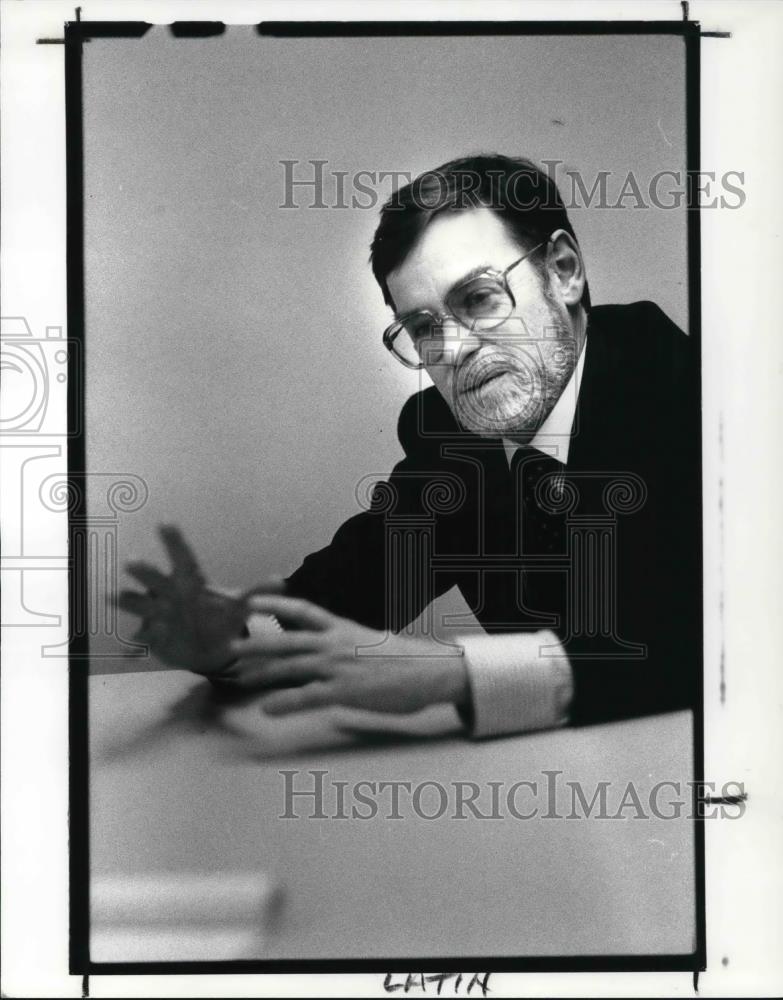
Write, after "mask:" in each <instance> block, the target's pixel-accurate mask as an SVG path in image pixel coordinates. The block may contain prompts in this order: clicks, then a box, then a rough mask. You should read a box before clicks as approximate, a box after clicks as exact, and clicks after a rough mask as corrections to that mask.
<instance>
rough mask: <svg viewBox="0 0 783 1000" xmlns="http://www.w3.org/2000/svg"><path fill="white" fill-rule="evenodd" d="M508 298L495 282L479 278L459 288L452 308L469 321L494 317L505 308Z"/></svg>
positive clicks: (500, 286)
mask: <svg viewBox="0 0 783 1000" xmlns="http://www.w3.org/2000/svg"><path fill="white" fill-rule="evenodd" d="M507 305H508V296H507V295H506V292H505V289H504V288H503V287H502V285H499V284H498V283H497V282H496V281H490V280H488V279H486V278H483V279H482V278H479V279H476V280H475V281H471V282H469V283H468V284H467V285H465V287H464V288H460V289H459V290H458V293H457V295H456V301H455V303H454V308H455V309H456V310H459V312H460V313H462V315H464V316H466V317H468V318H471V319H480V318H482V317H486V316H494V315H496V314H497V313H500V312H502V311H503V310H504V309H506V308H507Z"/></svg>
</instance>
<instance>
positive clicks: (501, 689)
mask: <svg viewBox="0 0 783 1000" xmlns="http://www.w3.org/2000/svg"><path fill="white" fill-rule="evenodd" d="M586 350H587V339H585V342H584V344H583V345H582V352H581V354H580V355H579V360H578V361H577V363H576V367H575V368H574V371H573V373H572V375H571V378H570V379H569V381H568V384H567V385H566V387H565V389H564V390H563V392H562V393H561V395H560V398H559V399H558V401H557V402H556V403H555V405H554V407H553V409H552V412H551V413H550V414H549V416H548V417H547V418H546V420H545V421H544V422H543V424H542V425H541V427H539V429H538V431H537V432H536V434H535V437H533V439H532V440H531V441H530V447H531V448H535V449H537V450H538V451H540V452H543V453H544V454H546V455H551V456H552V457H553V458H556V459H557V460H558V461H560V462H562V463H563V465H565V464H566V463H567V462H568V451H569V446H570V444H571V432H572V430H573V425H574V415H575V413H576V402H577V399H578V398H579V389H580V386H581V383H582V371H583V370H584V364H585V353H586ZM503 445H504V447H505V449H506V457H507V459H508V462H509V466H510V464H511V458H512V456H513V454H514V452H515V451H516V450H517V448H519V447H520V446H519V445H517V444H515V443H514V442H513V441H507V440H504V441H503ZM459 642H460V643H461V644H462V646H463V648H464V650H465V663H466V666H467V669H468V680H469V683H470V690H471V695H472V704H473V711H472V718H471V723H470V732H471V735H472V736H499V735H501V734H503V733H519V732H525V731H528V730H534V729H551V728H554V727H556V726H563V725H565V724H566V723H567V722H568V709H569V706H570V703H571V699H572V697H573V691H574V684H573V675H572V672H571V666H570V664H569V662H568V657H567V656H566V654H565V651H564V650H563V647H562V646H561V645H560V642H559V641H558V639H557V636H556V635H555V633H554V632H552V631H550V630H548V629H545V630H542V631H540V632H516V633H509V634H508V635H487V634H486V633H484V634H480V635H477V634H468V635H463V636H460V637H459Z"/></svg>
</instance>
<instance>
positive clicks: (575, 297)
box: [547, 229, 586, 308]
mask: <svg viewBox="0 0 783 1000" xmlns="http://www.w3.org/2000/svg"><path fill="white" fill-rule="evenodd" d="M547 269H548V270H549V273H550V275H551V278H552V282H553V284H554V285H555V288H556V289H557V291H558V292H559V293H560V297H561V298H562V300H563V303H564V304H565V305H566V306H568V307H569V308H575V307H576V306H578V305H579V303H580V302H581V301H582V293H583V292H584V289H585V280H586V276H585V265H584V261H583V260H582V253H581V251H580V249H579V245H578V244H577V242H576V240H575V239H574V238H573V236H570V235H569V234H568V233H567V232H566V231H565V230H564V229H556V230H555V231H554V232H553V233H552V235H551V236H550V237H549V247H548V251H547Z"/></svg>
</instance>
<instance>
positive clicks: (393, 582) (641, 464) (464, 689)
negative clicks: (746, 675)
mask: <svg viewBox="0 0 783 1000" xmlns="http://www.w3.org/2000/svg"><path fill="white" fill-rule="evenodd" d="M371 263H372V267H373V271H374V274H375V277H376V279H377V280H378V282H379V284H380V287H381V289H382V291H383V294H384V298H385V300H386V302H387V304H388V305H389V306H390V307H391V308H392V310H393V311H394V314H395V320H394V322H393V323H392V324H391V325H390V326H389V327H388V328H387V329H386V331H385V332H384V343H385V345H386V347H387V348H388V349H389V350H391V351H392V353H394V354H395V356H396V357H397V358H398V359H399V360H400V361H401V362H402V363H403V364H405V365H407V366H409V367H413V368H422V369H424V370H426V372H427V374H428V375H429V376H430V378H431V380H432V382H433V386H432V387H430V388H428V389H425V390H423V391H422V392H419V393H418V394H416V395H415V396H413V397H411V399H409V400H408V401H407V403H406V404H405V406H404V407H403V410H402V413H401V415H400V420H399V427H398V432H399V438H400V443H401V444H402V447H403V449H404V451H405V458H404V459H403V460H402V461H401V462H400V463H399V464H398V465H397V466H396V467H395V469H394V470H393V471H392V474H391V476H390V478H389V481H388V483H384V484H379V485H378V486H377V487H376V489H375V491H374V493H373V496H372V500H371V502H370V503H369V505H368V509H367V510H365V511H363V512H362V513H360V514H358V515H356V516H355V517H353V518H351V519H350V520H349V521H347V522H346V523H345V524H344V525H342V527H341V528H340V529H339V530H338V531H337V533H336V535H335V536H334V538H333V540H332V542H331V543H330V544H329V545H328V546H327V547H326V548H325V549H322V550H321V551H320V552H316V553H314V554H312V555H310V556H308V557H307V558H306V559H305V561H304V563H303V564H302V566H301V567H300V568H299V569H298V570H297V571H296V572H295V573H294V574H293V575H292V576H290V577H289V578H288V579H287V580H285V581H282V580H270V581H266V582H264V583H262V584H260V585H259V586H258V587H257V588H254V590H253V591H252V592H251V593H249V594H246V595H242V596H240V597H236V598H230V597H227V596H221V595H219V594H218V593H216V592H214V591H211V590H210V589H209V588H207V587H206V584H205V581H204V579H203V577H202V575H201V573H200V571H199V570H198V567H197V565H196V563H195V560H194V558H193V556H192V554H191V553H190V551H189V549H188V548H187V546H186V545H185V543H184V541H183V539H182V538H181V536H180V535H179V533H178V532H177V531H176V530H175V529H172V528H169V529H165V530H164V532H163V538H164V542H165V543H166V545H167V547H168V549H169V552H170V554H171V557H172V560H173V564H174V568H173V572H172V573H171V574H170V575H169V576H164V575H163V574H161V573H159V572H158V571H157V570H156V569H154V568H153V567H151V566H148V565H145V564H135V565H132V566H130V567H129V571H130V572H131V574H132V575H133V576H134V577H135V578H136V579H138V580H139V581H140V582H141V583H142V584H144V585H145V586H146V587H147V588H148V593H146V594H138V593H136V594H134V593H128V592H125V593H124V594H123V595H122V596H121V603H122V606H123V607H125V608H126V609H127V610H130V611H132V612H134V613H136V614H139V615H141V616H142V617H143V619H144V621H143V626H142V629H141V631H140V633H139V637H140V639H141V640H142V641H145V642H149V643H150V645H151V647H152V650H153V652H155V653H157V654H158V655H159V656H160V657H161V658H163V659H164V660H166V661H167V662H170V663H172V664H174V665H177V666H181V667H185V668H188V669H192V670H195V671H197V672H199V673H203V674H205V675H207V676H209V677H210V678H211V679H212V680H213V681H214V682H215V683H217V684H219V685H221V686H223V687H229V688H231V687H233V688H237V689H239V690H241V691H244V692H257V693H258V696H259V699H260V704H261V705H262V707H263V708H264V710H265V711H267V712H269V713H272V714H278V715H280V714H286V713H289V712H293V711H297V710H302V709H309V708H316V707H321V706H326V705H332V704H340V705H350V706H354V707H359V708H365V709H370V710H375V711H386V712H413V711H417V710H419V709H421V708H424V707H426V706H428V705H430V704H434V703H438V702H451V703H453V704H454V705H455V706H456V707H457V709H458V711H459V712H460V714H461V716H462V718H463V720H464V721H465V724H466V726H467V728H468V731H469V732H471V733H472V734H473V735H476V736H489V735H498V734H502V733H506V732H515V731H525V730H534V729H542V728H548V727H553V726H559V725H563V724H566V723H571V724H583V723H588V722H595V721H604V720H610V719H616V718H624V717H628V716H633V715H639V714H645V713H650V712H659V711H669V710H674V709H678V708H685V707H689V706H692V705H693V704H694V703H695V692H696V689H697V678H698V676H699V666H700V618H701V602H700V593H701V583H700V530H701V529H700V513H699V511H700V508H699V502H700V451H699V410H698V381H697V373H695V371H694V368H693V365H692V362H691V360H690V355H691V350H690V343H689V340H688V338H687V337H686V336H685V335H684V334H683V333H682V332H681V331H679V330H678V329H677V328H676V327H675V326H674V324H672V323H671V322H670V321H669V320H668V319H667V318H666V317H665V316H664V315H663V313H662V312H661V311H660V310H659V309H658V308H657V307H656V306H654V305H653V304H652V303H636V304H634V305H628V306H603V307H595V308H592V307H591V303H590V296H589V290H588V285H587V278H586V272H585V265H584V261H583V258H582V254H581V250H580V248H579V245H578V243H577V240H576V236H575V234H574V231H573V229H572V227H571V224H570V222H569V220H568V216H567V213H566V211H565V208H564V207H563V204H562V201H561V199H560V197H559V194H558V192H557V189H556V187H555V185H554V183H553V182H552V181H551V180H550V178H549V177H548V176H547V175H545V174H543V173H542V172H540V171H539V170H538V169H537V168H536V167H535V166H534V165H533V164H532V163H530V162H528V161H525V160H518V159H512V158H508V157H504V156H498V155H490V156H476V157H470V158H466V159H462V160H456V161H452V162H450V163H447V164H444V165H443V166H442V167H440V168H438V169H437V170H436V171H432V172H429V173H427V174H425V175H422V177H421V178H419V179H417V180H416V181H414V182H413V183H412V184H411V185H408V186H407V187H406V188H403V189H402V190H400V191H399V192H397V194H396V195H394V196H393V197H392V199H390V201H389V202H388V203H387V204H386V205H385V206H384V209H383V211H382V215H381V221H380V224H379V226H378V229H377V232H376V235H375V239H374V241H373V245H372V250H371ZM454 586H456V587H458V588H459V589H460V591H461V592H462V594H463V595H464V597H465V599H466V600H467V602H468V604H469V606H470V607H471V609H472V611H473V612H474V614H475V616H476V618H477V619H478V622H479V623H480V625H481V626H482V629H481V632H480V634H477V633H476V630H475V629H473V630H470V629H467V628H466V633H465V635H464V636H463V637H461V639H460V643H459V644H452V645H448V644H445V643H443V642H440V641H438V640H437V639H436V638H435V637H434V636H432V635H431V634H430V633H429V631H428V630H427V629H426V628H425V629H424V630H423V631H424V634H423V635H416V636H414V635H412V634H410V630H409V629H408V628H407V626H408V625H409V624H410V623H411V622H412V621H413V620H414V619H416V618H417V617H418V616H419V615H420V613H421V612H422V611H423V610H425V609H426V608H427V607H428V606H429V604H430V602H431V601H433V600H434V599H435V598H436V597H437V596H438V595H440V594H442V593H444V592H446V591H447V590H449V589H450V588H452V587H454ZM252 614H256V615H267V616H269V615H272V616H275V617H276V619H277V621H279V622H281V623H282V625H283V626H284V629H283V630H277V629H275V628H268V627H267V628H260V627H258V628H254V627H253V625H252V622H253V621H256V622H259V621H262V620H264V619H260V618H255V619H251V631H250V634H248V629H247V628H246V627H245V623H246V620H247V619H248V616H249V615H252ZM265 620H266V621H269V620H270V619H269V618H267V619H265ZM240 633H244V635H243V636H241V637H238V636H240Z"/></svg>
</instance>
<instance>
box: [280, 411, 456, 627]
mask: <svg viewBox="0 0 783 1000" xmlns="http://www.w3.org/2000/svg"><path fill="white" fill-rule="evenodd" d="M421 396H422V393H419V394H417V395H416V396H412V397H411V398H410V399H409V400H408V401H407V402H406V404H405V406H404V407H403V409H402V412H401V414H400V420H399V424H398V437H399V440H400V443H401V445H402V446H403V449H404V451H405V457H404V458H403V459H402V461H400V462H399V463H398V464H397V465H395V467H394V469H393V470H392V473H391V475H390V476H389V479H388V480H387V481H383V482H379V483H377V484H376V485H375V487H374V488H373V489H372V491H371V495H370V497H369V498H368V502H367V503H366V505H365V506H366V508H367V509H365V510H363V511H362V512H361V513H359V514H356V515H355V516H354V517H351V518H350V519H349V520H347V521H346V522H345V523H344V524H342V525H341V526H340V527H339V528H338V530H337V531H336V533H335V535H334V537H333V538H332V540H331V542H330V543H329V545H327V546H326V547H325V548H323V549H320V550H319V551H317V552H313V553H312V554H310V555H308V556H307V557H306V558H305V560H304V561H303V563H302V565H301V566H300V567H299V568H298V569H297V570H296V571H295V572H294V573H293V574H292V575H291V576H290V577H288V579H287V580H286V584H287V591H288V593H290V594H291V595H292V596H296V597H303V598H305V599H307V600H309V601H312V602H313V603H315V604H318V605H320V606H321V607H324V608H326V609H327V610H329V611H332V612H334V613H335V614H338V615H340V616H342V617H346V618H350V619H352V620H353V621H356V622H359V623H360V624H362V625H366V626H368V627H370V628H377V629H387V628H388V629H391V630H392V631H399V630H400V629H401V628H403V627H404V626H405V625H407V624H408V623H410V622H411V621H413V620H415V619H416V617H417V616H418V615H419V614H420V612H421V611H422V610H423V609H424V608H425V607H426V605H428V604H429V603H430V601H432V600H433V599H434V598H435V597H436V596H437V595H438V594H439V593H442V592H444V591H445V590H447V589H448V587H449V586H450V583H448V582H447V581H446V580H445V579H444V578H443V575H442V574H441V575H440V576H438V582H437V583H436V582H435V579H434V574H433V573H432V568H431V555H432V546H433V531H434V522H435V518H434V517H433V514H432V510H431V509H430V507H429V506H428V501H429V498H430V497H431V496H432V495H433V494H432V490H433V488H435V489H436V488H437V479H438V472H437V469H434V468H433V462H432V458H431V456H430V457H428V456H427V455H426V448H424V449H423V448H422V447H421V441H420V440H419V439H418V435H417V427H418V420H419V414H420V412H421V408H420V405H419V404H420V397H421Z"/></svg>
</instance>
